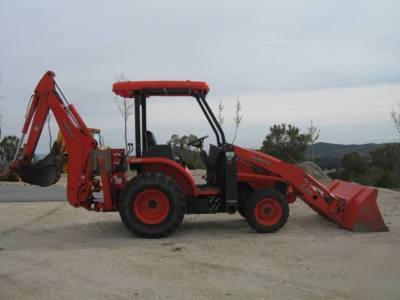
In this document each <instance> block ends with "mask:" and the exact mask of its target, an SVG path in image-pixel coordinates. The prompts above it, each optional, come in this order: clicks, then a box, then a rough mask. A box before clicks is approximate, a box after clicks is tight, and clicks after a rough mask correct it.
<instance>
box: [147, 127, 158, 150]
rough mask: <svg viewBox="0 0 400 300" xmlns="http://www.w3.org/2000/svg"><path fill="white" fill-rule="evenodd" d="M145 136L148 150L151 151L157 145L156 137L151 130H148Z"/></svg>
mask: <svg viewBox="0 0 400 300" xmlns="http://www.w3.org/2000/svg"><path fill="white" fill-rule="evenodd" d="M145 136H146V141H145V143H146V149H149V148H150V147H151V146H155V145H157V141H156V137H155V136H154V134H153V133H152V132H151V131H150V130H146V133H145Z"/></svg>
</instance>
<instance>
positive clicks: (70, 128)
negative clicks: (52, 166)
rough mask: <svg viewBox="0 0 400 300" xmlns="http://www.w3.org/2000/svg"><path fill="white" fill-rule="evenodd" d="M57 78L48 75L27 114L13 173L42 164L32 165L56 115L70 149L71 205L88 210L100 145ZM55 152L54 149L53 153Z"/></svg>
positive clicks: (41, 81) (68, 192)
mask: <svg viewBox="0 0 400 300" xmlns="http://www.w3.org/2000/svg"><path fill="white" fill-rule="evenodd" d="M54 77H55V74H54V73H53V72H51V71H48V72H46V74H45V75H44V76H43V77H42V79H41V80H40V81H39V83H38V85H37V86H36V89H35V92H34V95H33V96H32V98H31V102H30V105H29V107H28V110H27V114H26V117H25V122H24V126H23V128H22V136H21V139H20V142H19V146H18V149H17V151H16V154H15V158H14V161H13V163H12V165H11V169H13V170H14V171H15V172H17V173H18V174H21V173H23V172H24V169H29V168H32V167H34V166H36V165H39V163H35V164H33V165H31V161H32V157H33V155H34V153H35V149H36V147H37V144H38V141H39V138H40V135H41V133H42V130H43V127H44V125H45V122H46V118H47V116H48V114H49V111H52V112H53V114H54V118H55V120H56V121H57V124H58V126H59V128H60V132H61V134H62V135H63V137H64V139H65V142H66V145H67V149H68V186H67V198H68V201H69V202H70V204H71V205H73V206H75V207H78V206H86V203H87V200H88V198H90V196H91V186H92V171H91V167H90V164H89V161H90V160H89V157H90V154H91V152H92V150H93V149H95V148H96V146H97V142H96V140H95V139H94V138H93V137H92V135H91V134H90V132H89V130H88V128H87V126H86V125H85V123H84V122H83V120H82V119H81V117H80V116H79V114H78V112H77V111H76V109H75V108H74V106H73V105H72V104H70V103H68V101H67V99H66V98H65V97H64V95H63V94H62V92H61V90H60V89H59V88H58V86H57V84H56V82H55V80H54ZM28 132H29V133H28ZM27 133H28V139H27V143H26V144H25V146H24V148H23V152H22V157H20V155H19V153H20V148H21V146H22V145H23V140H24V137H25V135H26V134H27ZM55 146H57V145H55ZM53 150H54V146H53V149H52V152H53ZM41 167H48V163H47V162H46V164H45V165H42V166H41ZM35 172H36V170H35ZM30 175H31V176H35V173H34V172H30ZM33 184H35V183H33ZM38 185H41V184H38ZM47 185H48V184H47Z"/></svg>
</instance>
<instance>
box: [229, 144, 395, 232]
mask: <svg viewBox="0 0 400 300" xmlns="http://www.w3.org/2000/svg"><path fill="white" fill-rule="evenodd" d="M235 154H236V156H237V157H238V158H239V160H242V161H246V162H247V163H249V164H252V165H254V166H256V167H257V168H259V169H262V170H266V171H267V172H269V173H271V175H273V176H277V177H278V178H280V179H281V180H282V182H286V183H287V184H288V185H289V186H291V187H292V189H293V191H292V193H293V196H294V197H296V196H298V197H299V198H301V199H302V200H303V201H304V202H305V203H306V204H307V205H308V206H310V207H311V208H312V209H313V210H315V211H316V212H318V213H319V214H321V215H324V216H325V217H327V218H328V219H329V220H331V221H333V222H334V223H336V224H338V225H340V226H342V227H344V228H346V229H349V230H352V231H386V230H388V228H387V227H386V225H385V223H384V220H383V218H382V215H381V214H380V211H379V208H378V206H377V203H376V198H377V194H378V191H377V189H376V188H373V187H368V186H362V185H359V184H356V183H350V182H345V181H341V180H334V181H333V182H332V183H331V184H330V185H329V186H328V187H325V186H324V185H322V184H321V183H320V182H318V181H317V180H316V179H315V178H313V177H312V176H311V175H310V174H307V173H306V172H305V171H304V170H303V169H302V168H300V167H298V166H296V165H292V164H289V163H286V162H284V161H281V160H279V159H277V158H275V157H273V156H271V155H267V154H264V153H260V152H258V151H253V150H247V149H244V148H240V147H237V146H235ZM240 175H241V174H240V173H239V178H240ZM242 176H243V175H242ZM262 176H263V175H261V176H260V177H262ZM264 176H265V177H268V176H270V175H264ZM294 199H295V198H294Z"/></svg>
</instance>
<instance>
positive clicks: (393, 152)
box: [370, 144, 400, 173]
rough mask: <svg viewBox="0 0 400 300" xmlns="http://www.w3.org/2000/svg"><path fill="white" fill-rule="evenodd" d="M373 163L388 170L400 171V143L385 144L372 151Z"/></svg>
mask: <svg viewBox="0 0 400 300" xmlns="http://www.w3.org/2000/svg"><path fill="white" fill-rule="evenodd" d="M370 156H371V160H372V162H371V164H372V165H373V166H375V167H378V168H381V169H383V170H387V171H397V172H399V173H400V144H385V145H382V146H380V147H378V148H376V149H375V150H373V151H371V152H370Z"/></svg>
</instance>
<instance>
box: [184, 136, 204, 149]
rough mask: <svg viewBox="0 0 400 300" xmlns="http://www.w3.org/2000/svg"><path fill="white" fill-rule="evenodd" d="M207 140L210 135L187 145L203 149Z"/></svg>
mask: <svg viewBox="0 0 400 300" xmlns="http://www.w3.org/2000/svg"><path fill="white" fill-rule="evenodd" d="M206 138H208V135H205V136H202V137H201V138H198V139H196V140H194V141H191V142H189V143H187V144H186V145H188V146H193V147H196V148H200V149H202V148H203V143H204V140H205V139H206Z"/></svg>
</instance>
